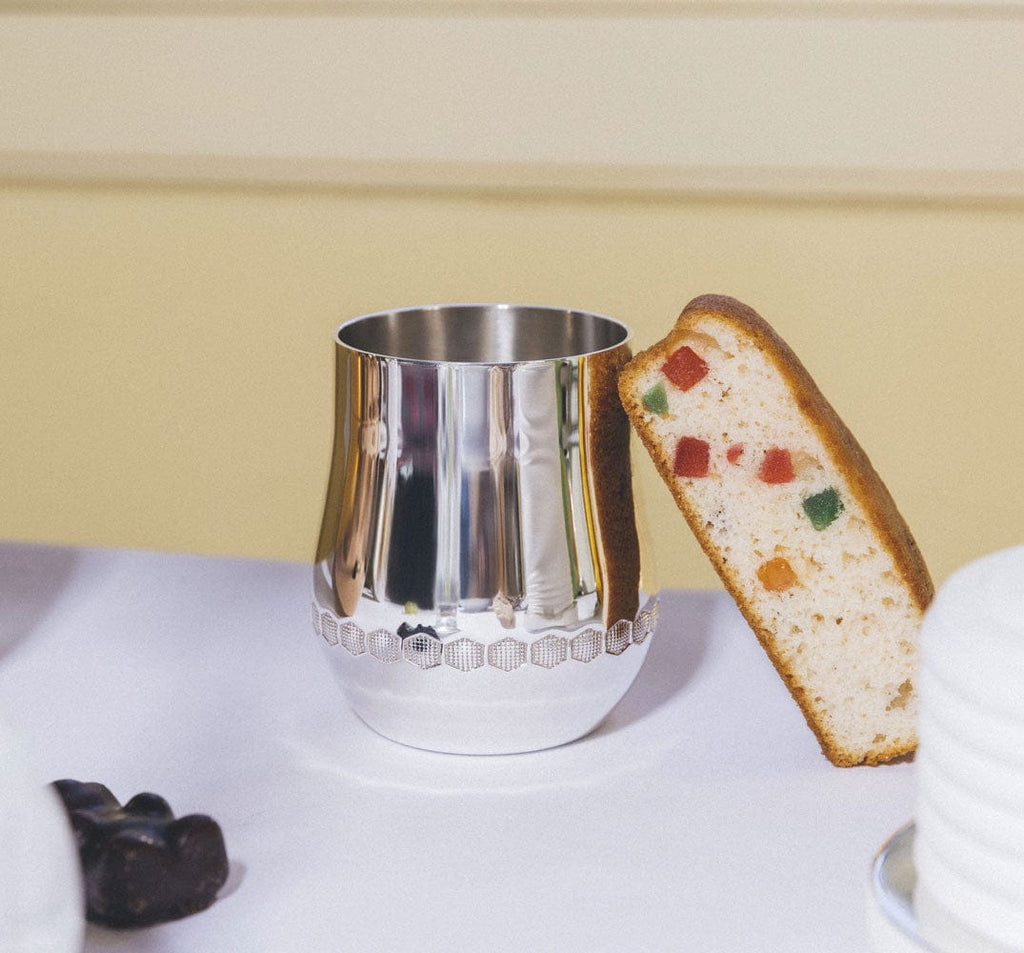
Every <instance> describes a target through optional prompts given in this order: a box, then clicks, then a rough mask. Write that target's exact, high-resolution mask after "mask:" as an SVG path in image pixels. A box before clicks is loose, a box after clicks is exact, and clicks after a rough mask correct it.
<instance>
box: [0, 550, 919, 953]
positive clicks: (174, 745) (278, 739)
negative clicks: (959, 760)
mask: <svg viewBox="0 0 1024 953" xmlns="http://www.w3.org/2000/svg"><path fill="white" fill-rule="evenodd" d="M311 580H312V569H311V567H307V566H303V565H295V564H283V563H269V562H256V561H245V560H232V559H218V558H209V557H190V556H180V555H166V554H158V553H142V552H123V551H99V550H73V549H58V548H50V547H37V546H30V545H23V544H14V543H10V544H7V545H0V712H3V714H4V717H5V718H6V720H7V721H8V722H9V723H10V724H12V725H14V726H15V727H16V728H17V729H19V730H20V731H21V732H22V733H23V734H24V736H25V737H27V738H28V739H29V740H30V742H31V744H32V745H33V753H34V757H35V760H36V762H37V764H38V765H39V766H40V768H41V770H42V771H43V772H44V773H45V777H46V778H47V779H55V778H59V777H72V778H77V779H79V780H86V781H89V780H95V781H101V782H103V783H105V784H106V785H107V786H108V787H110V788H111V790H112V791H113V792H114V794H115V795H116V796H117V797H119V798H120V799H121V800H122V801H123V800H125V799H127V798H128V797H130V796H131V795H133V794H135V793H137V792H139V791H154V792H156V793H159V794H162V795H163V796H164V797H166V798H167V799H168V800H169V801H170V804H171V806H172V808H173V809H174V811H175V813H176V814H178V815H182V814H187V813H195V812H198V813H207V814H211V815H212V816H213V817H215V818H216V819H217V820H218V821H219V822H220V823H221V826H222V827H223V830H224V835H225V839H226V842H227V846H228V853H229V855H230V858H231V861H232V875H231V878H230V880H229V883H228V885H227V887H226V888H225V890H224V891H223V892H222V896H221V898H220V899H219V900H218V901H217V903H216V904H215V905H214V906H213V907H212V908H210V909H209V910H207V911H205V912H203V913H200V914H198V915H195V916H193V917H189V918H187V919H185V920H181V921H178V922H176V923H170V924H164V925H161V926H158V927H154V928H151V929H148V930H143V931H134V932H125V933H116V932H113V931H109V930H104V929H100V928H97V927H92V926H90V927H89V929H88V931H87V934H86V946H85V949H86V951H88V953H93V951H110V950H117V951H124V953H131V951H140V953H143V951H144V953H171V951H174V953H178V951H180V953H197V951H202V953H235V951H238V953H264V951H266V953H291V951H296V953H339V951H349V950H351V951H377V950H380V951H388V953H406V951H408V953H435V951H436V953H442V951H443V953H505V951H508V953H527V951H529V953H575V951H580V953H583V951H586V953H603V951H608V953H612V951H614V953H621V951H624V950H636V951H644V953H661V951H665V953H668V951H672V953H678V951H688V950H694V951H702V953H717V951H722V953H726V951H728V953H747V951H749V953H755V951H756V953H776V951H777V953H783V951H784V953H804V951H806V953H821V951H823V950H828V951H831V953H865V951H866V950H867V948H868V935H867V928H866V923H865V912H864V882H865V877H866V876H867V872H868V869H869V867H870V863H871V860H872V858H873V856H874V854H875V853H876V851H877V850H878V848H879V846H880V845H881V844H882V843H883V842H884V841H885V840H886V839H887V838H888V837H889V835H890V834H891V833H892V832H893V831H894V830H895V829H896V828H898V827H900V826H902V825H903V824H904V823H905V822H906V821H907V820H908V819H910V817H911V812H912V808H913V795H914V777H913V770H914V769H913V765H911V764H899V765H889V766H883V767H879V768H852V769H839V768H835V767H833V766H832V765H831V764H829V762H828V761H826V760H825V758H824V757H823V756H822V755H821V754H820V752H819V750H818V746H817V742H816V741H815V740H814V738H813V736H812V735H811V733H810V731H809V730H808V729H807V727H806V725H805V724H804V722H803V718H802V716H801V715H800V713H799V711H798V710H797V708H796V705H795V704H794V703H793V701H792V700H791V699H790V697H789V695H788V693H787V692H786V690H785V688H784V686H783V685H782V682H781V681H780V680H779V679H778V678H777V676H776V675H775V673H774V671H773V670H772V668H771V666H770V664H769V663H768V661H767V659H766V657H765V656H764V654H763V652H762V651H761V649H760V647H759V646H758V645H757V643H756V640H755V639H754V636H753V635H752V634H751V633H750V631H749V629H747V627H746V626H745V624H744V623H743V621H742V619H741V618H740V616H739V614H738V613H737V611H736V609H735V607H734V606H733V604H732V602H731V601H730V600H729V599H728V597H727V596H726V595H724V594H723V593H701V592H678V591H673V592H667V593H664V594H663V602H662V608H661V616H660V625H659V629H658V631H657V632H656V633H655V635H654V637H653V639H654V641H653V643H652V645H651V650H650V654H649V656H648V658H647V661H646V663H645V666H644V669H643V670H642V671H641V672H640V675H639V676H638V678H637V681H636V683H635V684H634V686H633V687H632V689H631V690H630V692H629V694H628V695H627V696H626V698H625V699H624V701H623V702H622V703H620V705H619V706H618V708H617V709H616V710H615V711H614V712H613V714H612V715H611V717H610V718H609V719H608V720H607V721H606V722H605V723H604V725H602V726H601V727H600V728H599V729H598V730H597V731H596V732H594V733H593V734H591V735H590V736H588V737H587V738H585V739H582V740H581V741H578V742H575V743H573V744H571V745H567V746H564V747H562V748H557V749H553V750H549V751H543V752H538V753H534V754H527V755H509V756H493V757H476V758H474V757H464V756H457V755H441V754H432V753H427V752H423V751H417V750H413V749H409V748H404V747H401V746H399V745H396V744H394V743H393V742H390V741H387V740H385V739H383V738H380V737H378V736H377V735H375V734H373V733H372V732H371V731H370V730H369V729H368V728H366V727H365V726H364V725H363V724H362V723H361V722H359V721H358V719H356V718H355V717H354V716H353V715H352V714H351V713H350V712H349V711H348V710H347V708H346V707H345V705H344V703H343V701H342V700H341V698H340V695H339V692H338V690H337V689H336V687H335V685H334V683H333V682H332V679H331V676H330V674H329V671H328V669H327V666H326V664H325V663H324V660H323V659H322V657H321V649H320V647H319V645H318V642H317V639H316V637H315V636H314V635H313V633H312V630H311V627H310V623H309V597H310V591H311Z"/></svg>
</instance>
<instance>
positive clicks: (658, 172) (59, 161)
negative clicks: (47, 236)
mask: <svg viewBox="0 0 1024 953" xmlns="http://www.w3.org/2000/svg"><path fill="white" fill-rule="evenodd" d="M3 182H6V183H8V184H15V183H22V184H26V185H44V184H47V183H50V184H53V183H69V184H79V185H118V184H121V185H146V184H148V185H156V186H171V187H180V186H194V187H213V188H270V189H304V190H336V191H360V192H401V191H415V192H443V193H462V194H504V195H508V194H514V195H520V196H535V197H551V196H564V197H573V198H593V197H606V198H617V199H630V198H634V199H660V200H674V199H675V200H678V199H687V198H701V197H704V198H720V199H722V198H724V199H729V198H734V199H748V198H756V199H770V200H779V201H793V200H806V201H829V202H850V201H855V202H884V203H911V204H921V203H926V204H934V203H936V202H939V203H942V204H946V205H949V204H983V205H992V204H997V205H998V204H1002V205H1008V204H1012V205H1014V206H1020V205H1024V169H1022V170H1008V171H997V172H973V173H971V172H967V171H963V170H960V171H957V170H953V171H921V170H914V171H908V170H893V169H863V168H862V169H854V168H848V169H842V168H838V167H832V168H827V167H820V168H809V167H808V168H801V167H793V166H789V167H774V168H770V167H758V166H744V167H712V166H703V167H697V166H692V167H681V166H661V167H655V166H648V167H642V166H629V165H622V166H600V165H582V164H557V163H549V164H531V163H500V164H499V163H470V162H459V161H438V162H416V161H382V160H373V161H354V160H347V159H310V158H308V157H307V158H303V157H283V158H281V157H277V158H275V157H266V156H262V157H261V156H257V157H251V156H250V157H218V156H201V155H177V156H176V155H143V154H138V153H135V154H128V153H122V154H103V153H84V152H77V153H49V152H39V153H33V152H17V151H9V152H0V183H3Z"/></svg>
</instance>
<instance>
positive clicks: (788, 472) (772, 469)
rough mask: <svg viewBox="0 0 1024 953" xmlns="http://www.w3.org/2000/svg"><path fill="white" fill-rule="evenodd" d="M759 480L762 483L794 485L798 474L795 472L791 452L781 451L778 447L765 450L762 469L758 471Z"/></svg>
mask: <svg viewBox="0 0 1024 953" xmlns="http://www.w3.org/2000/svg"><path fill="white" fill-rule="evenodd" d="M757 478H758V479H759V480H760V481H761V482H762V483H792V482H793V480H795V479H796V473H795V472H794V470H793V458H792V457H791V456H790V454H789V451H788V450H781V449H779V448H778V447H772V448H771V449H770V450H765V452H764V459H763V460H762V461H761V469H760V470H758V471H757Z"/></svg>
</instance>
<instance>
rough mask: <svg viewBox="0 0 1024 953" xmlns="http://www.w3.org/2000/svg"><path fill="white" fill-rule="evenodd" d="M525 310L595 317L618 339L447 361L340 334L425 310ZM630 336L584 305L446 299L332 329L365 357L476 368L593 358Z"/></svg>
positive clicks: (337, 339)
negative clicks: (536, 353)
mask: <svg viewBox="0 0 1024 953" xmlns="http://www.w3.org/2000/svg"><path fill="white" fill-rule="evenodd" d="M474 310H476V311H509V312H514V311H526V312H540V313H543V312H548V313H550V314H551V315H562V316H575V317H580V318H585V319H588V320H593V319H596V320H598V321H600V322H603V323H607V324H610V325H614V326H615V327H616V328H618V329H620V331H621V335H622V336H621V338H620V339H619V340H617V341H614V342H613V343H611V344H608V345H606V346H604V347H599V348H593V349H586V350H577V351H572V350H569V349H566V351H565V352H564V353H559V354H551V355H550V356H547V357H530V358H523V359H520V360H516V359H506V360H494V361H489V360H447V359H440V360H436V359H431V358H425V357H413V356H408V355H405V354H400V353H390V352H388V351H386V350H383V349H381V350H376V349H370V348H366V347H361V346H358V345H356V344H352V343H350V342H348V341H345V340H344V339H343V337H342V335H343V333H344V332H345V330H346V329H350V328H352V327H354V326H355V325H358V324H363V323H368V322H371V321H382V320H385V319H390V320H394V319H396V318H398V317H400V316H402V315H409V314H414V313H427V312H442V311H474ZM632 337H633V329H632V327H631V326H630V325H628V324H627V323H626V322H625V321H623V320H622V319H620V318H615V317H612V316H611V315H608V314H603V313H601V312H598V311H590V310H588V309H586V308H570V307H561V306H558V305H545V304H527V303H523V302H511V301H503V302H461V301H460V302H449V303H441V302H439V303H434V304H426V305H408V306H403V307H400V308H387V309H384V310H380V311H371V312H368V313H367V314H360V315H356V316H354V317H351V318H347V319H346V320H344V321H343V322H342V323H341V324H340V325H338V327H337V328H336V329H335V332H334V343H335V345H336V346H337V347H339V348H343V349H345V350H347V351H351V352H353V353H356V354H363V355H366V356H368V357H376V358H381V359H384V360H395V361H401V362H402V363H403V364H429V365H443V366H452V367H457V366H467V367H472V366H477V367H502V366H516V367H518V366H524V365H530V364H547V363H550V362H551V361H566V360H577V359H579V358H583V357H592V356H594V355H597V354H604V353H607V352H608V351H613V350H615V349H616V348H619V347H622V346H623V345H624V344H628V343H629V342H630V341H631V339H632Z"/></svg>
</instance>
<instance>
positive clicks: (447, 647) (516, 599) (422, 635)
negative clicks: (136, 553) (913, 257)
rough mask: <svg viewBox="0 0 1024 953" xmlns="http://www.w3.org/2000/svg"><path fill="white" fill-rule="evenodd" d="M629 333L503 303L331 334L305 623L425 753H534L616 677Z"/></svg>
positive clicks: (360, 710)
mask: <svg viewBox="0 0 1024 953" xmlns="http://www.w3.org/2000/svg"><path fill="white" fill-rule="evenodd" d="M628 337H629V330H628V328H627V327H626V326H625V325H623V324H622V323H620V322H618V321H615V320H613V319H612V318H608V317H603V316H601V315H596V314H590V313H587V312H582V311H572V310H563V309H557V308H544V307H529V306H522V305H508V304H489V305H476V304H456V305H438V306H431V307H421V308H408V309H403V310H397V311H389V312H381V313H378V314H371V315H367V316H364V317H359V318H355V319H354V320H351V321H348V322H346V323H345V324H343V325H342V326H341V327H340V328H339V329H338V332H337V337H336V345H337V347H336V356H337V367H336V371H337V377H336V407H335V433H334V449H333V458H332V462H331V472H330V479H329V482H328V488H327V497H326V502H325V506H324V516H323V523H322V527H321V532H320V540H319V544H318V546H317V554H316V566H315V569H314V603H313V625H314V629H315V630H316V632H317V634H318V635H319V636H320V638H321V639H322V641H323V643H324V647H325V649H326V651H327V654H328V656H329V658H330V660H331V663H332V667H333V668H334V670H335V672H336V673H337V675H338V677H339V679H340V682H341V685H342V687H343V689H344V692H345V695H346V697H347V699H348V701H349V703H350V704H351V706H352V708H353V709H354V710H355V712H356V713H357V714H358V715H359V717H360V718H362V719H363V721H365V722H366V723H367V724H368V725H369V726H370V727H372V728H374V729H375V730H376V731H378V732H380V733H381V734H383V735H385V736H387V737H389V738H392V739H394V740H396V741H400V742H403V743H405V744H409V745H413V746H415V747H420V748H428V749H431V750H435V751H449V752H462V753H480V754H492V753H508V752H517V751H528V750H535V749H539V748H547V747H551V746H553V745H558V744H562V743H564V742H567V741H571V740H573V739H576V738H579V737H581V736H582V735H584V734H586V733H588V732H589V731H590V730H591V729H593V728H594V727H596V725H598V724H599V723H600V722H601V721H602V720H603V719H604V717H605V716H606V715H607V714H608V713H609V712H610V711H611V709H612V708H613V707H614V706H615V704H616V703H617V702H618V701H619V699H620V698H621V697H622V696H623V695H624V694H625V692H626V690H627V689H628V688H629V686H630V684H631V683H632V682H633V679H634V678H635V676H636V674H637V672H638V671H639V669H640V666H641V664H642V662H643V659H644V656H645V654H646V651H647V647H648V645H649V636H650V635H651V633H652V632H653V630H654V623H655V618H656V612H657V605H656V603H655V602H654V601H653V599H652V600H646V601H645V599H646V597H644V596H643V594H641V593H640V591H639V572H640V555H639V546H638V542H637V532H636V525H635V519H634V512H633V494H632V485H631V477H630V462H629V442H630V441H629V425H628V421H627V419H626V416H625V414H624V412H623V410H622V408H621V406H620V404H619V401H618V396H617V392H616V377H617V374H618V370H619V368H620V367H621V366H622V364H623V363H624V362H625V361H626V360H627V359H628V357H629V349H628V345H627V339H628Z"/></svg>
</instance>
